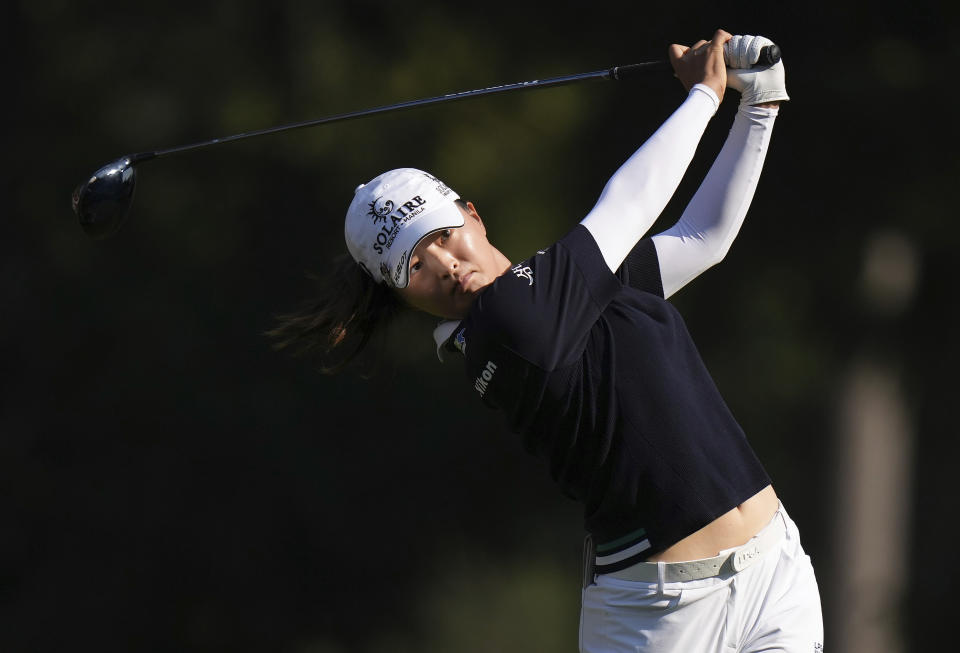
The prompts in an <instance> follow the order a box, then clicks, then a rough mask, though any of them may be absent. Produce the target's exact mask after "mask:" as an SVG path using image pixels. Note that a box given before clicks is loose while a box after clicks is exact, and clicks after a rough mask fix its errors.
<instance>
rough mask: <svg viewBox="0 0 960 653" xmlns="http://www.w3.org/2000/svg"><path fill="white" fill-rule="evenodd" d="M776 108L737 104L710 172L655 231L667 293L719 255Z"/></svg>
mask: <svg viewBox="0 0 960 653" xmlns="http://www.w3.org/2000/svg"><path fill="white" fill-rule="evenodd" d="M777 113H778V110H777V109H775V108H761V107H755V106H741V107H740V108H739V109H738V110H737V116H736V118H735V119H734V121H733V127H732V128H731V129H730V134H729V135H728V136H727V140H726V142H725V143H724V145H723V149H722V150H720V154H719V155H718V156H717V159H716V161H714V162H713V165H712V166H711V168H710V172H708V173H707V176H706V177H705V178H704V180H703V183H702V184H700V188H699V189H698V190H697V192H696V194H695V195H694V196H693V199H692V200H690V204H688V205H687V208H686V209H685V210H684V212H683V215H681V216H680V219H679V220H678V221H677V223H676V224H675V225H674V226H673V227H671V228H670V229H667V230H666V231H664V232H662V233H659V234H657V235H655V236H654V237H653V242H654V245H655V246H656V248H657V258H658V259H659V260H660V276H661V278H662V280H663V294H664V296H665V297H669V296H670V295H672V294H673V293H675V292H676V291H678V290H680V289H681V288H682V287H683V286H685V285H686V284H687V283H689V282H690V281H692V280H693V279H694V278H696V277H697V276H698V275H699V274H700V273H701V272H703V271H704V270H706V269H707V268H709V267H711V266H713V265H715V264H717V263H719V262H720V261H721V260H723V257H724V256H725V255H726V253H727V250H729V249H730V245H731V243H732V242H733V239H734V238H736V236H737V233H738V232H739V231H740V225H741V224H743V219H744V217H745V216H746V215H747V209H748V208H749V207H750V201H751V200H752V199H753V193H754V190H755V189H756V187H757V181H758V180H759V179H760V170H761V168H762V167H763V160H764V158H765V157H766V154H767V146H768V145H769V144H770V135H771V133H772V131H773V123H774V121H775V120H776V117H777Z"/></svg>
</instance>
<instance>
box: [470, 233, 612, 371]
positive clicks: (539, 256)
mask: <svg viewBox="0 0 960 653" xmlns="http://www.w3.org/2000/svg"><path fill="white" fill-rule="evenodd" d="M620 288H621V283H620V280H619V279H618V278H617V277H616V275H614V274H612V273H611V272H610V270H609V268H607V267H606V263H605V262H604V260H603V257H602V256H601V254H600V251H599V248H598V247H597V245H596V242H595V241H594V240H593V237H592V236H591V235H590V233H589V232H588V231H587V230H586V229H585V228H583V227H581V226H578V227H577V228H575V229H574V230H573V231H571V232H570V233H569V234H567V236H565V237H564V238H562V239H561V240H560V241H558V242H556V243H554V244H553V245H551V246H550V247H548V248H546V249H542V250H538V251H537V253H536V254H534V255H533V256H531V257H529V258H527V259H524V260H522V261H520V262H519V263H516V264H515V265H513V266H511V267H510V268H509V269H508V270H507V271H506V272H505V273H504V274H503V275H501V276H500V277H499V278H498V279H497V280H496V281H494V283H493V284H491V285H490V286H489V287H487V288H486V289H485V290H484V291H483V292H482V293H481V294H480V296H479V297H478V298H477V301H476V302H475V303H474V306H473V308H472V309H471V311H470V315H469V317H468V319H467V320H466V321H465V327H466V328H465V330H464V333H463V334H462V335H463V337H464V338H465V339H466V342H468V343H470V342H472V341H478V342H479V341H482V342H484V343H486V344H485V345H484V348H485V347H486V346H489V345H493V344H496V345H499V346H502V347H504V348H506V349H508V350H510V351H512V352H514V353H516V354H517V355H519V356H521V357H522V358H523V359H525V360H527V361H529V362H531V363H533V364H535V365H538V366H540V367H544V368H546V369H550V368H552V367H554V366H556V365H559V364H562V363H563V362H565V361H568V360H569V359H570V358H571V356H575V355H576V354H577V350H578V347H577V344H578V343H581V342H582V341H583V339H584V338H585V336H586V334H587V332H588V331H589V329H590V328H591V327H592V326H593V324H594V323H595V322H596V321H597V319H598V318H599V317H600V315H601V313H602V312H603V310H604V309H605V308H606V306H607V304H608V303H609V302H610V301H611V300H612V298H613V297H614V296H615V295H616V293H617V292H619V290H620Z"/></svg>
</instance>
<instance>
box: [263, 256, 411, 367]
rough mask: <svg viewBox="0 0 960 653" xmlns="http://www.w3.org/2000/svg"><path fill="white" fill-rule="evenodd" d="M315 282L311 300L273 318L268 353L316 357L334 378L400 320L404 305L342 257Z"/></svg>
mask: <svg viewBox="0 0 960 653" xmlns="http://www.w3.org/2000/svg"><path fill="white" fill-rule="evenodd" d="M311 278H312V279H314V280H315V281H316V282H317V295H316V299H314V300H312V301H309V302H306V303H304V304H303V306H302V307H301V308H300V310H299V311H297V312H295V313H290V314H287V315H280V316H278V320H279V324H278V325H277V326H276V327H274V328H273V329H271V330H269V331H267V334H266V335H267V336H269V337H271V338H273V340H274V345H273V348H274V349H276V350H290V351H292V353H294V355H315V356H317V357H318V358H319V360H320V363H321V368H320V369H321V371H322V372H323V373H324V374H335V373H337V372H339V371H341V370H342V369H343V368H344V367H345V366H346V365H347V363H349V362H350V361H352V360H353V359H354V358H356V357H357V355H358V354H360V352H362V351H363V350H364V348H365V347H366V346H367V345H368V344H369V343H370V340H371V339H373V338H374V336H376V335H378V334H381V335H382V334H383V333H384V331H385V329H386V327H387V326H388V325H389V324H390V323H391V322H392V321H393V319H394V318H396V317H397V315H399V314H400V313H401V312H402V311H403V309H404V307H405V304H404V303H403V302H402V301H401V299H400V297H399V296H398V295H397V294H396V293H395V292H394V291H393V290H391V289H390V288H388V287H387V286H386V285H384V284H379V283H376V282H375V281H374V280H373V279H371V278H370V276H369V275H368V274H367V273H365V272H364V271H363V270H362V269H360V266H359V265H357V263H356V262H355V261H354V260H353V258H351V257H350V255H349V254H344V255H341V256H340V257H338V258H337V259H335V261H334V266H333V272H331V273H330V274H328V275H326V276H325V277H317V276H311Z"/></svg>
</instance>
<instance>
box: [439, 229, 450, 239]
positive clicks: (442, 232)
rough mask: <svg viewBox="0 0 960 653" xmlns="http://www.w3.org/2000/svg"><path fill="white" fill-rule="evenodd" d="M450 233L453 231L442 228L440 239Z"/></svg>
mask: <svg viewBox="0 0 960 653" xmlns="http://www.w3.org/2000/svg"><path fill="white" fill-rule="evenodd" d="M451 234H453V231H452V230H451V229H444V230H443V231H441V232H440V239H441V240H446V239H447V238H449V237H450V236H451Z"/></svg>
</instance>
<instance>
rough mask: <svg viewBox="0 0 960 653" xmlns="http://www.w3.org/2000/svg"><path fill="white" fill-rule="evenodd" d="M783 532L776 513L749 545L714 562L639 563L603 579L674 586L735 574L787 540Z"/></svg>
mask: <svg viewBox="0 0 960 653" xmlns="http://www.w3.org/2000/svg"><path fill="white" fill-rule="evenodd" d="M786 528H787V527H786V524H785V523H784V521H783V517H782V516H781V513H780V511H779V510H778V511H777V514H776V515H775V516H774V518H773V521H772V522H771V523H769V524H767V525H766V526H765V527H764V528H763V530H762V531H760V532H759V533H757V534H756V535H754V536H753V537H752V538H750V541H749V542H747V543H746V544H744V545H743V546H738V547H737V548H735V549H732V550H730V551H726V552H724V553H721V554H720V555H718V556H715V557H713V558H703V559H702V560H690V561H689V562H638V563H637V564H635V565H631V566H629V567H627V568H626V569H621V570H620V571H613V572H610V573H607V574H604V576H607V577H609V578H619V579H620V580H633V581H638V582H641V583H657V582H661V580H662V582H664V583H676V582H683V581H688V580H700V579H703V578H712V577H713V576H722V575H725V574H735V573H737V572H738V571H743V570H744V569H746V568H747V567H749V566H750V565H752V564H753V563H754V562H756V561H757V560H759V559H760V558H761V557H762V556H763V554H764V553H766V552H767V551H770V550H772V549H774V548H775V547H777V546H778V545H779V544H780V542H782V541H783V538H784V537H786ZM660 567H663V575H662V576H661V575H660Z"/></svg>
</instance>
